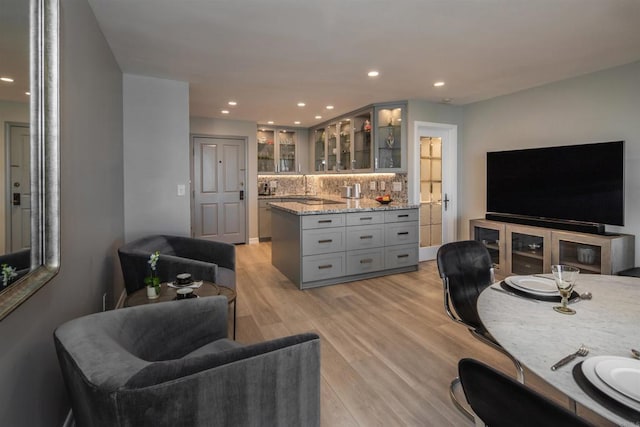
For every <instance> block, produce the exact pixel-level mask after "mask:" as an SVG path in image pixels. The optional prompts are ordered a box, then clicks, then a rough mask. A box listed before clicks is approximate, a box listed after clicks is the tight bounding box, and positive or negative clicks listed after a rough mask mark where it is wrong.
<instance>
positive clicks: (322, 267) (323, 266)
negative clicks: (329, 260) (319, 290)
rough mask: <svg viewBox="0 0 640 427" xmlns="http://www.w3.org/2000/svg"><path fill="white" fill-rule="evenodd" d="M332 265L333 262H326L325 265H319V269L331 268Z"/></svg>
mask: <svg viewBox="0 0 640 427" xmlns="http://www.w3.org/2000/svg"><path fill="white" fill-rule="evenodd" d="M331 267H333V264H325V265H319V266H318V269H320V270H324V269H326V268H331Z"/></svg>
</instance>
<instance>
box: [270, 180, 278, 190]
mask: <svg viewBox="0 0 640 427" xmlns="http://www.w3.org/2000/svg"><path fill="white" fill-rule="evenodd" d="M269 188H271V189H272V190H275V189H276V188H278V181H269Z"/></svg>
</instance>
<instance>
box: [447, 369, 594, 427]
mask: <svg viewBox="0 0 640 427" xmlns="http://www.w3.org/2000/svg"><path fill="white" fill-rule="evenodd" d="M458 374H459V376H460V381H461V384H462V389H463V390H464V395H465V397H466V399H467V402H468V403H469V405H471V408H472V409H473V411H474V412H475V413H476V415H477V417H476V419H475V423H476V425H477V426H484V425H487V426H491V427H511V426H518V427H539V426H563V427H586V426H591V425H592V424H590V423H589V422H587V421H586V420H584V419H582V418H580V417H578V416H577V415H575V414H574V413H573V412H571V411H569V410H568V409H566V408H563V407H562V406H560V405H558V404H556V403H555V402H553V401H551V400H549V399H548V398H546V397H545V396H543V395H541V394H539V393H538V392H536V391H535V390H533V389H531V388H529V387H527V386H526V385H524V384H521V383H519V382H517V381H515V380H514V379H513V378H510V377H508V376H506V375H504V374H503V373H502V372H500V371H497V370H495V369H493V368H491V367H490V366H487V365H485V364H484V363H482V362H479V361H477V360H474V359H468V358H467V359H462V360H460V361H459V362H458Z"/></svg>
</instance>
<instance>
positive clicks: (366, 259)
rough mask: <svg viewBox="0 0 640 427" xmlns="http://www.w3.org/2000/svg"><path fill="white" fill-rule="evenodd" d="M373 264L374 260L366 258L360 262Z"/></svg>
mask: <svg viewBox="0 0 640 427" xmlns="http://www.w3.org/2000/svg"><path fill="white" fill-rule="evenodd" d="M372 262H373V259H371V258H365V259H361V260H360V264H371V263H372Z"/></svg>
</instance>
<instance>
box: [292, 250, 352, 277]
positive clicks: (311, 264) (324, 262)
mask: <svg viewBox="0 0 640 427" xmlns="http://www.w3.org/2000/svg"><path fill="white" fill-rule="evenodd" d="M345 258H346V257H345V252H339V253H335V254H323V255H312V256H306V257H302V281H303V282H315V281H316V280H323V279H332V278H334V277H340V276H344V275H345V274H346V268H345Z"/></svg>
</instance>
